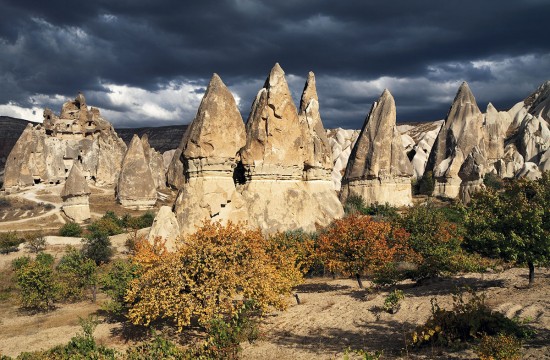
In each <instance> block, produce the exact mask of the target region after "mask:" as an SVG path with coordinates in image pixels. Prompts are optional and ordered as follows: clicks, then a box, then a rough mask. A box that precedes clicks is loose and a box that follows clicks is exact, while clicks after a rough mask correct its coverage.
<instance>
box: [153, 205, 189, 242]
mask: <svg viewBox="0 0 550 360" xmlns="http://www.w3.org/2000/svg"><path fill="white" fill-rule="evenodd" d="M180 233H181V231H180V227H179V224H178V220H177V219H176V214H174V213H173V212H172V208H171V207H170V206H161V207H160V209H159V212H158V213H157V216H155V220H154V221H153V225H151V230H150V231H149V241H151V242H153V241H154V239H155V237H160V238H162V239H163V240H165V241H166V243H165V246H166V249H167V250H168V251H175V250H176V241H177V239H178V237H179V235H180Z"/></svg>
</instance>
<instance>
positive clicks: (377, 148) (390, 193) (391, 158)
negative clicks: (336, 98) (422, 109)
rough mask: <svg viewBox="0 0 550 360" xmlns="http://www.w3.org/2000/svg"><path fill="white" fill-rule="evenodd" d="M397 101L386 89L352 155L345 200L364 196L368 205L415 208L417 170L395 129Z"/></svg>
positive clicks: (343, 182) (347, 169) (368, 118)
mask: <svg viewBox="0 0 550 360" xmlns="http://www.w3.org/2000/svg"><path fill="white" fill-rule="evenodd" d="M395 121H396V110H395V101H394V99H393V96H392V95H391V94H390V92H389V91H388V90H387V89H386V90H384V92H383V93H382V95H381V96H380V98H379V99H378V101H376V102H375V103H374V104H373V105H372V108H371V110H370V113H369V115H368V116H367V118H366V120H365V124H364V125H363V129H362V130H361V134H360V135H359V139H358V140H357V142H356V143H355V146H354V148H353V150H352V152H351V155H350V160H349V161H348V165H347V167H346V172H345V174H344V178H343V179H342V194H341V198H342V199H343V200H345V199H346V198H347V197H348V196H349V195H352V194H354V195H360V196H362V197H363V198H364V199H365V202H366V203H367V204H374V203H380V204H384V203H389V204H390V205H393V206H403V205H411V204H412V192H411V177H412V175H413V169H412V166H411V163H410V161H409V159H408V158H407V155H406V154H405V148H404V147H403V143H402V140H401V135H400V134H399V132H398V131H397V127H396V125H395Z"/></svg>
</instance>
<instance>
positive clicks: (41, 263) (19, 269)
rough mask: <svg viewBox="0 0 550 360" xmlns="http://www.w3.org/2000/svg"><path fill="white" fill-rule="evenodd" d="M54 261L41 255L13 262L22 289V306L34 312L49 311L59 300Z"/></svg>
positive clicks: (48, 255) (46, 255)
mask: <svg viewBox="0 0 550 360" xmlns="http://www.w3.org/2000/svg"><path fill="white" fill-rule="evenodd" d="M53 262H54V259H53V257H52V256H51V255H50V254H46V253H39V254H38V255H36V259H34V260H33V259H31V258H29V257H20V258H17V259H15V260H14V261H13V263H12V268H13V270H14V271H15V279H16V281H17V285H18V286H19V288H20V289H21V304H22V306H23V307H24V308H28V309H33V310H49V309H50V308H51V307H52V304H53V302H54V301H55V300H56V299H57V296H58V293H59V286H58V284H57V283H56V281H55V277H54V271H53Z"/></svg>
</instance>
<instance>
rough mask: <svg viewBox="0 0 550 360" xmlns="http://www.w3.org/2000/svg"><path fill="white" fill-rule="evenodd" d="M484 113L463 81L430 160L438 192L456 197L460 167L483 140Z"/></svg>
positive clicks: (430, 167)
mask: <svg viewBox="0 0 550 360" xmlns="http://www.w3.org/2000/svg"><path fill="white" fill-rule="evenodd" d="M482 126H483V114H482V113H481V111H480V110H479V108H478V107H477V103H476V100H475V98H474V95H473V94H472V92H471V91H470V88H469V87H468V84H467V83H466V82H464V83H462V85H461V86H460V88H459V89H458V92H457V94H456V97H455V99H454V101H453V103H452V105H451V109H450V110H449V113H448V114H447V118H446V119H445V123H444V124H443V126H442V127H441V130H440V131H439V134H438V136H437V139H436V141H435V144H434V147H433V149H432V152H431V154H430V158H429V160H428V165H427V170H433V173H434V177H435V190H434V195H438V196H444V197H449V198H455V197H457V196H458V194H459V191H460V182H461V180H460V177H459V176H458V171H459V170H460V167H461V166H462V163H463V162H464V160H465V159H466V157H468V155H469V154H470V152H471V151H472V149H473V148H474V147H475V146H480V147H484V144H483V130H482Z"/></svg>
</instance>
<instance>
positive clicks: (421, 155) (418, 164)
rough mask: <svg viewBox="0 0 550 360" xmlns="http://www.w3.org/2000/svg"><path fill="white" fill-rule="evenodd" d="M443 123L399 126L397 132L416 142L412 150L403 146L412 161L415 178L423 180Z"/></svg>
mask: <svg viewBox="0 0 550 360" xmlns="http://www.w3.org/2000/svg"><path fill="white" fill-rule="evenodd" d="M443 123H444V120H438V121H432V122H425V123H419V124H412V125H411V124H403V125H398V126H397V130H399V132H400V133H401V136H402V138H403V136H405V135H406V136H408V137H409V138H411V139H412V140H413V141H414V144H413V145H414V146H413V147H412V149H410V150H409V148H408V147H407V146H406V145H405V144H403V145H404V146H405V152H406V153H407V157H408V158H409V159H411V163H412V167H413V170H414V177H416V178H421V177H422V176H423V175H424V170H425V169H426V164H427V163H428V158H429V156H430V152H431V151H432V147H433V145H434V143H435V139H436V138H437V135H438V134H439V130H440V129H441V126H442V125H443Z"/></svg>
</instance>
